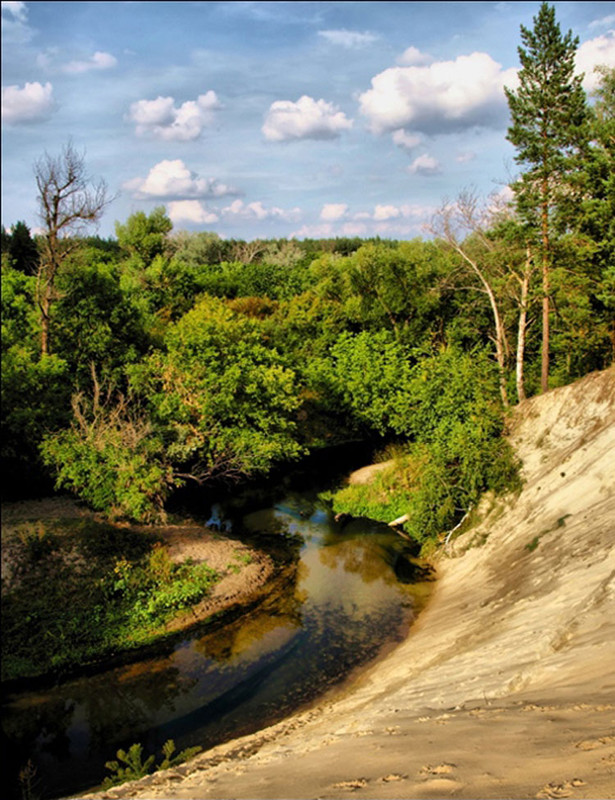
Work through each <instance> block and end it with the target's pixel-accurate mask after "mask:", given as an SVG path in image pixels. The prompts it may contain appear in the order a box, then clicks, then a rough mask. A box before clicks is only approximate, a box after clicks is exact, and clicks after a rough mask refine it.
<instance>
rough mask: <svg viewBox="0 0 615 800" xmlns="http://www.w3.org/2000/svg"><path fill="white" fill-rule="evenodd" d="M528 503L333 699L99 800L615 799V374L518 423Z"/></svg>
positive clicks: (502, 509)
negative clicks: (396, 642) (393, 644)
mask: <svg viewBox="0 0 615 800" xmlns="http://www.w3.org/2000/svg"><path fill="white" fill-rule="evenodd" d="M512 440H513V442H514V444H515V447H516V448H517V451H518V453H519V454H520V456H521V457H522V458H523V461H524V477H525V486H524V489H523V492H522V493H521V494H520V495H519V496H518V497H517V498H512V499H510V500H509V501H508V502H507V503H506V504H503V503H497V504H495V505H493V507H492V508H489V502H488V501H486V503H485V507H484V508H483V509H482V513H483V519H482V521H481V522H480V523H479V524H478V525H477V526H476V527H475V528H473V529H472V530H471V531H470V532H468V533H467V534H465V535H463V536H462V537H460V538H459V539H457V540H456V541H455V542H454V543H453V545H452V547H451V552H449V553H448V554H447V555H446V556H445V557H443V558H442V559H441V561H440V563H439V565H438V568H439V574H440V576H441V577H440V580H439V582H438V584H437V586H436V589H435V592H434V595H433V598H432V600H431V602H430V604H429V606H428V607H427V609H426V610H425V611H424V612H423V613H422V615H421V616H420V618H419V620H418V622H417V624H416V625H415V626H414V628H413V629H412V631H411V633H410V635H409V637H408V639H407V640H406V641H405V642H404V643H403V644H402V645H400V647H398V648H397V649H396V650H395V651H394V652H393V653H391V654H390V655H389V656H388V657H387V658H386V659H384V660H382V661H380V662H379V663H378V664H377V665H375V666H374V667H373V668H372V669H371V670H370V671H368V672H367V673H366V674H364V675H363V676H362V678H361V679H360V680H359V681H358V682H357V683H356V684H355V685H353V686H352V688H351V689H350V690H346V693H345V694H344V695H342V696H340V697H338V698H336V699H335V700H333V701H329V702H327V703H326V704H321V705H319V706H317V707H315V708H314V709H312V710H311V711H309V712H306V713H304V714H302V715H298V716H295V717H293V718H290V719H289V720H286V721H285V722H283V723H280V724H279V725H277V726H274V727H272V728H269V729H267V730H265V731H261V732H260V733H258V734H255V735H253V736H249V737H246V738H244V739H242V740H237V741H234V742H229V743H227V744H226V745H222V746H220V747H217V748H215V749H213V750H210V751H208V752H206V753H203V754H201V755H199V756H197V757H196V758H195V759H194V760H193V761H191V762H189V763H187V764H184V765H182V766H180V767H177V768H175V769H173V770H169V771H166V772H160V773H157V774H154V775H152V776H149V777H148V778H145V779H142V780H141V781H137V782H134V783H131V784H125V785H123V786H120V787H116V788H115V789H111V790H109V791H107V792H104V793H99V794H96V795H90V796H91V797H107V798H115V797H141V798H338V797H340V798H341V797H350V796H356V797H359V798H360V797H363V798H368V797H369V798H372V797H376V798H436V797H449V796H450V797H460V798H504V797H506V798H531V797H537V798H542V797H544V798H559V797H573V798H615V578H614V576H615V370H613V369H611V370H610V371H609V372H607V373H602V374H599V375H590V376H588V377H587V378H585V379H584V380H583V381H581V382H579V383H578V384H576V385H574V386H571V387H565V388H563V389H558V390H555V391H552V392H549V393H548V394H547V395H544V396H543V397H540V398H534V399H532V400H530V401H528V402H526V403H525V404H524V405H523V406H522V407H520V408H519V409H517V410H516V412H515V418H514V421H513V423H512Z"/></svg>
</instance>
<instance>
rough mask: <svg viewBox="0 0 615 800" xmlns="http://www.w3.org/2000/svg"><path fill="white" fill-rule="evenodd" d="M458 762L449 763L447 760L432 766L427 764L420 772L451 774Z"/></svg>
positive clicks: (424, 773) (425, 773)
mask: <svg viewBox="0 0 615 800" xmlns="http://www.w3.org/2000/svg"><path fill="white" fill-rule="evenodd" d="M456 766H457V764H447V763H446V762H445V763H443V764H436V765H435V766H432V765H431V764H427V765H426V766H424V767H422V768H421V771H420V774H421V775H450V773H451V772H452V771H453V770H454V769H455V767H456Z"/></svg>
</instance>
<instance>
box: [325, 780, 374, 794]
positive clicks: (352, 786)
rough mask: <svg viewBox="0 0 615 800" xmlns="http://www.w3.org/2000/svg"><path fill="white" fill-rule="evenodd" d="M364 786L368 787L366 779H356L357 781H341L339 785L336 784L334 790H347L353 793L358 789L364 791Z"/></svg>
mask: <svg viewBox="0 0 615 800" xmlns="http://www.w3.org/2000/svg"><path fill="white" fill-rule="evenodd" d="M364 786H367V780H366V779H365V778H356V779H355V780H351V781H340V782H339V783H334V784H333V788H334V789H347V790H350V791H351V792H356V790H357V789H362V788H363V787H364Z"/></svg>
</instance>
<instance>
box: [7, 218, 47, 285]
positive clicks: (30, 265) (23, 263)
mask: <svg viewBox="0 0 615 800" xmlns="http://www.w3.org/2000/svg"><path fill="white" fill-rule="evenodd" d="M5 236H6V244H5V252H6V253H7V255H8V256H9V258H10V263H11V266H12V267H13V269H16V270H18V271H19V272H23V273H25V274H26V275H36V271H37V269H38V264H39V252H38V247H37V246H36V242H35V241H34V239H33V238H32V236H31V235H30V228H28V226H27V225H26V223H25V222H17V223H15V225H11V232H10V234H7V233H6V232H5Z"/></svg>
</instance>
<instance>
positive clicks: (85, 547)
mask: <svg viewBox="0 0 615 800" xmlns="http://www.w3.org/2000/svg"><path fill="white" fill-rule="evenodd" d="M8 547H9V548H10V552H11V561H12V563H13V574H12V576H11V578H10V579H8V580H6V581H5V580H4V579H3V586H2V595H3V598H2V601H3V602H2V605H3V614H2V616H3V634H2V680H11V679H15V678H25V677H33V676H38V675H44V674H47V673H53V672H61V671H63V670H66V669H68V668H72V667H74V666H77V665H82V664H86V663H88V662H92V661H96V660H99V659H100V658H102V657H105V656H108V655H114V654H116V653H118V652H121V651H123V650H129V649H133V648H136V647H138V646H140V645H143V644H148V643H151V642H152V641H154V640H155V639H156V638H157V637H159V636H160V635H162V634H163V633H165V630H166V623H167V622H168V621H169V620H170V619H172V618H173V617H174V616H175V615H176V614H178V613H179V612H181V611H182V610H183V609H185V608H188V607H189V606H191V605H193V604H194V603H197V602H198V601H199V600H201V599H202V598H203V597H205V596H206V595H207V594H208V593H209V591H210V590H211V587H212V586H213V585H214V583H215V582H216V580H217V579H218V576H217V575H216V573H215V572H214V570H212V569H210V568H209V567H208V566H207V565H206V564H202V563H201V564H194V563H190V562H184V563H183V564H175V563H173V562H172V561H171V559H170V557H169V555H168V553H167V551H166V549H165V548H164V547H163V546H162V545H161V543H160V541H159V540H158V539H157V538H156V537H155V536H153V535H151V534H147V533H140V532H136V531H132V530H129V529H123V528H116V527H114V526H111V525H105V524H100V523H96V522H93V521H90V520H87V521H83V520H70V521H66V522H65V523H63V524H61V525H60V524H58V523H45V524H43V523H37V524H35V525H33V524H23V525H21V526H19V527H18V528H17V529H16V530H15V531H14V532H13V533H12V534H11V537H10V543H9V544H8Z"/></svg>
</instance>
